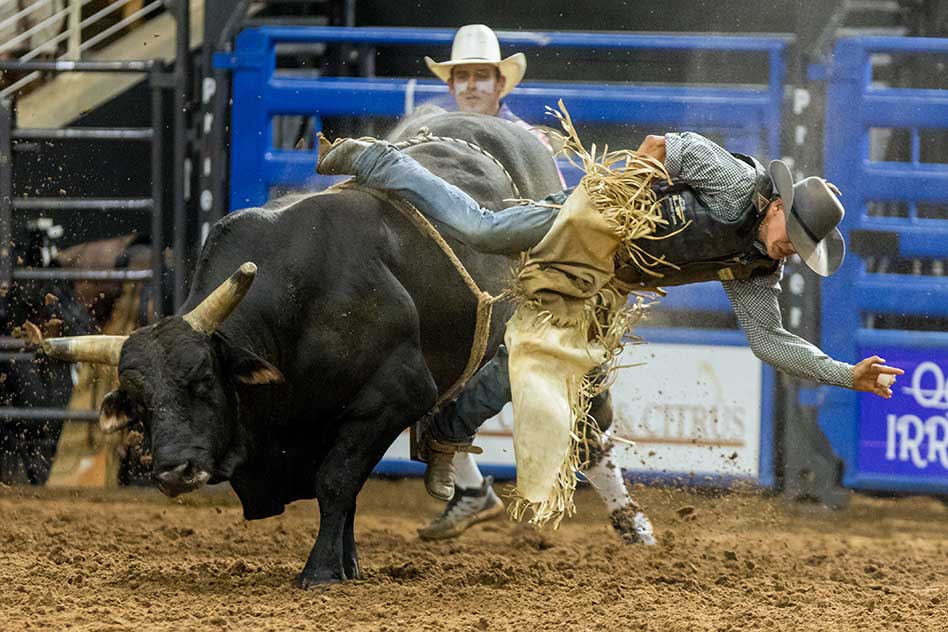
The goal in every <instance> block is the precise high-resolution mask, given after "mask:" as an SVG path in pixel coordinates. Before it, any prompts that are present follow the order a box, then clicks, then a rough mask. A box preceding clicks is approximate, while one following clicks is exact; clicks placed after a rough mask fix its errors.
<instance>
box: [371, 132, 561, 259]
mask: <svg viewBox="0 0 948 632" xmlns="http://www.w3.org/2000/svg"><path fill="white" fill-rule="evenodd" d="M353 175H355V176H356V182H358V183H359V184H362V185H364V186H367V187H372V188H374V189H383V190H386V191H391V192H393V193H395V194H397V195H399V196H400V197H402V198H404V199H406V200H408V201H409V202H411V203H412V204H413V205H414V206H415V207H416V208H417V209H418V210H419V211H421V212H422V213H423V214H424V215H425V216H426V217H427V218H428V219H430V220H432V221H434V222H436V223H437V225H438V228H439V229H441V230H442V232H443V233H444V234H446V235H448V236H450V237H453V238H454V239H457V240H458V241H460V242H462V243H465V244H467V245H469V246H471V247H472V248H474V249H475V250H479V251H481V252H486V253H490V254H502V255H516V254H519V253H521V252H523V251H524V250H529V249H530V248H532V247H533V246H535V245H536V244H537V242H539V241H540V240H541V239H542V238H543V236H544V235H546V233H547V231H548V230H549V229H550V227H551V226H552V225H553V220H554V219H555V218H556V213H557V209H555V208H549V207H547V206H536V205H532V204H525V205H521V206H513V207H511V208H508V209H504V210H502V211H498V212H494V211H491V210H489V209H484V208H481V206H480V205H479V204H478V203H477V202H476V201H475V200H474V198H472V197H471V196H469V195H468V194H467V193H465V192H464V191H462V190H461V189H459V188H457V187H456V186H454V185H452V184H449V183H448V182H446V181H444V180H442V179H441V178H439V177H438V176H436V175H434V174H433V173H431V172H430V171H428V170H427V169H425V168H424V167H422V166H421V165H420V164H418V162H416V161H415V159H414V158H412V157H410V156H407V155H405V154H403V153H402V152H400V151H399V150H398V149H396V148H395V147H394V146H392V145H391V144H389V143H386V142H383V141H378V142H375V143H372V144H371V145H370V146H369V147H368V148H366V149H365V150H364V151H363V152H362V153H361V154H360V155H359V157H358V158H356V160H355V161H354V163H353Z"/></svg>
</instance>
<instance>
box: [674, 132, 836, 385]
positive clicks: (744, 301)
mask: <svg viewBox="0 0 948 632" xmlns="http://www.w3.org/2000/svg"><path fill="white" fill-rule="evenodd" d="M665 152H666V157H665V167H666V168H667V169H668V174H669V175H670V176H671V177H672V179H673V180H677V181H679V182H682V183H685V184H688V185H689V186H691V187H692V188H693V189H694V190H695V194H696V195H697V197H698V198H699V199H700V200H701V202H702V203H703V204H704V205H705V206H707V208H708V210H709V211H710V212H711V213H713V214H715V215H716V216H718V217H720V218H722V219H727V220H734V219H736V218H737V217H739V216H740V214H741V212H742V211H743V210H744V208H745V207H746V206H747V205H748V204H749V203H750V198H751V195H752V194H753V192H754V181H755V174H754V170H753V169H752V168H751V167H750V165H748V164H746V163H744V162H742V161H740V160H738V159H737V158H735V157H734V156H732V155H731V154H730V153H728V152H727V151H726V150H725V149H724V148H723V147H721V146H719V145H717V144H715V143H713V142H711V141H710V140H708V139H707V138H705V137H703V136H701V135H699V134H695V133H693V132H684V133H681V134H666V135H665ZM760 248H761V251H762V252H763V247H762V246H760ZM782 276H783V263H781V265H780V267H779V268H778V269H777V272H775V273H774V274H771V275H768V276H761V277H755V278H752V279H750V280H748V281H722V282H721V284H722V285H723V286H724V291H725V292H726V293H727V297H728V299H729V300H730V301H731V306H732V307H733V308H734V313H735V314H736V315H737V322H738V323H739V324H740V326H741V328H742V329H743V330H744V333H745V334H746V335H747V340H748V342H749V343H750V347H751V350H752V351H753V352H754V355H755V356H757V357H758V358H760V359H761V360H762V361H764V362H767V363H768V364H771V365H773V366H775V367H776V368H778V369H780V370H781V371H784V372H785V373H789V374H790V375H793V376H795V377H799V378H803V379H807V380H813V381H816V382H821V383H823V384H832V385H834V386H842V387H845V388H852V386H853V366H852V365H851V364H847V363H845V362H838V361H836V360H834V359H832V358H831V357H829V356H828V355H826V354H825V353H823V351H821V350H820V349H819V348H818V347H816V346H815V345H812V344H810V343H809V342H807V341H806V340H804V339H803V338H800V337H799V336H796V335H794V334H792V333H790V332H789V331H787V330H786V329H784V328H783V321H782V319H781V317H780V305H779V304H778V302H777V297H778V296H779V295H780V279H781V277H782Z"/></svg>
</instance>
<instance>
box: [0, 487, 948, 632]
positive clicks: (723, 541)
mask: <svg viewBox="0 0 948 632" xmlns="http://www.w3.org/2000/svg"><path fill="white" fill-rule="evenodd" d="M636 494H637V495H638V497H639V498H640V499H641V500H642V502H643V504H644V505H645V507H646V509H647V510H648V512H649V514H650V516H651V518H652V520H653V522H654V523H655V525H656V530H657V535H658V537H659V539H660V544H659V546H657V547H652V548H641V547H630V546H624V545H622V544H620V543H619V541H618V539H617V538H615V536H613V534H612V533H611V531H610V529H609V527H608V526H607V522H606V517H605V512H604V510H603V509H602V507H601V506H600V505H599V504H598V502H597V500H596V499H595V498H594V496H593V494H592V493H591V491H590V490H588V489H587V490H581V491H580V493H579V494H578V506H579V515H578V516H577V517H574V518H573V519H569V520H566V521H564V524H563V525H562V526H561V527H560V529H559V530H558V531H544V532H542V533H537V532H535V531H533V530H532V529H529V528H526V527H524V526H522V525H518V524H514V523H512V522H509V521H506V520H501V521H495V522H491V523H487V524H484V525H480V526H478V527H475V528H474V529H472V530H471V531H469V532H468V533H466V534H465V535H464V536H462V537H461V538H460V539H457V540H454V541H448V542H444V543H435V544H426V543H423V542H420V541H419V540H418V539H417V537H415V529H416V528H418V527H419V526H421V525H422V524H423V522H424V521H425V520H426V519H427V518H428V517H430V516H431V515H433V514H435V513H436V512H437V511H438V504H437V503H436V502H435V501H432V500H429V499H428V498H427V496H426V495H425V493H424V491H423V486H422V484H421V482H420V481H417V480H410V481H399V482H393V481H378V480H375V481H370V482H369V484H368V485H367V487H366V489H365V490H364V491H363V492H362V495H361V496H360V497H359V503H360V505H359V509H360V513H359V516H358V518H357V520H356V537H357V541H358V543H359V546H360V555H361V561H362V565H363V569H364V574H365V579H364V580H360V581H355V582H349V583H345V584H337V585H332V586H325V587H320V588H316V589H312V590H309V591H301V590H299V589H296V588H294V587H293V586H292V585H291V582H292V580H293V578H294V576H295V575H296V573H297V572H298V570H299V569H300V568H301V567H302V564H303V562H304V560H305V557H306V554H307V553H308V552H309V549H310V547H311V545H312V543H313V538H314V535H315V533H316V526H317V522H318V513H317V512H316V509H315V503H314V502H299V503H296V504H294V505H293V506H291V507H290V508H289V510H288V511H287V512H286V514H284V515H283V516H280V517H277V518H270V519H268V520H263V521H256V522H245V521H244V520H243V519H242V517H241V511H240V507H239V505H238V503H237V501H236V497H234V496H233V495H232V494H231V493H230V492H229V491H227V490H225V489H224V488H220V489H219V490H214V491H208V492H200V493H197V494H192V495H190V496H188V497H184V498H179V499H174V500H169V499H166V498H164V497H163V496H161V495H160V494H158V493H157V492H155V491H152V490H132V489H125V490H118V491H114V492H100V491H53V490H43V489H35V488H10V487H2V486H0V629H2V630H20V629H42V630H59V629H73V630H221V629H252V630H290V629H295V630H347V631H349V630H352V631H356V630H381V631H384V630H388V631H395V630H432V631H436V630H437V631H440V630H491V631H494V630H517V631H519V630H537V631H539V630H653V631H657V632H663V631H675V630H794V631H797V630H820V631H823V630H859V631H861V632H862V631H866V630H911V631H915V630H936V629H945V628H944V626H945V615H946V614H948V524H946V523H948V520H946V519H948V508H946V507H945V506H944V505H942V504H941V503H940V502H938V501H936V500H932V499H928V498H909V499H901V500H881V499H871V498H863V497H856V498H855V499H854V500H853V503H852V505H851V507H850V508H849V509H847V510H845V511H842V512H838V513H832V512H828V511H825V510H822V509H820V508H817V507H811V506H799V505H795V506H785V505H783V504H782V503H781V502H780V501H779V500H777V499H773V498H766V497H761V496H759V495H756V494H753V493H729V494H725V495H710V494H707V493H705V494H695V493H692V492H687V491H681V490H669V489H661V488H638V489H637V490H636Z"/></svg>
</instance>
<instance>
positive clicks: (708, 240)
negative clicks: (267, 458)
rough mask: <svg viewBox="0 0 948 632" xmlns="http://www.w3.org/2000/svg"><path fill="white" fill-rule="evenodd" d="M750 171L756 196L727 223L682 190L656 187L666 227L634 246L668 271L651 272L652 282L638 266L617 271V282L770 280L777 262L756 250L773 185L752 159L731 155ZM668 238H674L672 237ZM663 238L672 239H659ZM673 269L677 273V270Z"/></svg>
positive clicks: (643, 284) (643, 285) (673, 186)
mask: <svg viewBox="0 0 948 632" xmlns="http://www.w3.org/2000/svg"><path fill="white" fill-rule="evenodd" d="M734 156H735V157H737V158H739V159H740V160H742V161H744V162H746V163H747V164H749V165H750V166H751V167H753V168H754V171H755V173H756V176H755V184H754V192H753V193H752V194H751V198H750V200H749V201H748V203H747V206H746V207H745V208H744V209H743V211H742V212H741V214H740V216H739V217H737V218H736V219H734V220H731V221H728V220H725V219H720V218H718V217H716V216H715V215H713V214H712V213H711V212H710V211H709V210H708V208H707V207H706V206H705V205H704V204H702V202H701V200H699V199H698V197H697V195H695V192H694V190H693V189H692V188H691V187H689V186H688V185H685V184H680V183H677V184H671V185H669V184H667V183H662V184H660V185H657V186H656V187H655V189H656V193H658V194H659V195H660V196H664V197H663V199H662V201H661V206H662V215H663V216H664V218H665V220H666V221H667V222H668V223H667V224H666V225H665V226H662V227H660V228H659V229H658V230H657V231H656V232H655V233H654V238H650V239H648V240H645V239H641V240H639V241H638V242H637V243H638V245H639V246H641V247H642V248H643V250H645V251H646V252H648V253H649V254H650V255H652V256H654V257H657V258H661V259H663V260H664V261H666V262H668V263H670V264H672V265H662V264H658V265H656V266H655V267H654V268H653V271H654V272H657V273H659V274H661V275H662V276H661V277H655V276H651V275H649V274H648V273H646V272H643V271H642V270H641V269H639V268H638V267H637V266H633V265H628V266H620V267H619V269H618V270H617V271H616V276H617V277H618V278H619V279H620V280H621V281H623V282H625V283H629V284H630V285H632V286H634V287H635V288H641V289H655V288H656V287H666V286H673V285H685V284H688V283H699V282H701V281H714V280H717V281H731V280H735V279H737V280H746V279H750V278H751V277H755V276H763V275H767V274H771V273H773V272H775V271H776V270H777V267H778V266H779V265H780V262H779V261H776V260H774V259H771V258H770V257H768V256H767V255H766V254H764V253H762V252H760V251H759V250H758V249H757V247H756V246H755V245H754V242H755V241H756V239H757V231H758V229H759V228H760V224H761V222H762V221H763V219H764V215H765V213H766V211H767V206H768V205H769V204H770V201H771V200H772V199H773V183H772V182H771V180H770V176H768V175H767V172H766V170H765V169H764V166H763V165H762V164H760V162H758V161H757V160H756V159H755V158H753V157H751V156H744V155H742V154H734ZM676 231H678V232H677V234H674V235H672V234H673V233H676ZM666 235H672V236H671V237H668V238H667V239H662V237H664V236H666ZM676 268H677V269H676Z"/></svg>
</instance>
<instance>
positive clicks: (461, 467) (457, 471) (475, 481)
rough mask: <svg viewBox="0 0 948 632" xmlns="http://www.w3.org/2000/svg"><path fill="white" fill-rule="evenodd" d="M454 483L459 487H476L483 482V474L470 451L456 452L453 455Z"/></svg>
mask: <svg viewBox="0 0 948 632" xmlns="http://www.w3.org/2000/svg"><path fill="white" fill-rule="evenodd" d="M454 484H455V485H457V486H458V487H460V488H461V489H477V488H478V487H480V486H481V485H483V484H484V476H483V475H482V474H481V471H480V470H479V469H478V468H477V463H475V462H474V455H473V454H471V453H470V452H458V453H457V454H455V455H454Z"/></svg>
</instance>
